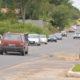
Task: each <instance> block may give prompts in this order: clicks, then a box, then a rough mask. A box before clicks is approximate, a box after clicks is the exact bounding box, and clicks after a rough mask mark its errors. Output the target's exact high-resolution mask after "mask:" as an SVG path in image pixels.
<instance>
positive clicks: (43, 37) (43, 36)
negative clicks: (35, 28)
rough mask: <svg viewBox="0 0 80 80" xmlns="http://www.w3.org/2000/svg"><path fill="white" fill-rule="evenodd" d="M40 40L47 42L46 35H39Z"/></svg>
mask: <svg viewBox="0 0 80 80" xmlns="http://www.w3.org/2000/svg"><path fill="white" fill-rule="evenodd" d="M40 42H41V43H45V44H47V37H46V35H40Z"/></svg>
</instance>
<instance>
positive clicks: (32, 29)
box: [0, 20, 50, 34]
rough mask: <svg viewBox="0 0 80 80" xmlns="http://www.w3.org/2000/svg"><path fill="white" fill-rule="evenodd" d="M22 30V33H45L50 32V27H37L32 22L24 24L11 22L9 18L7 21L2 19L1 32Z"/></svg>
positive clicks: (0, 23) (0, 22)
mask: <svg viewBox="0 0 80 80" xmlns="http://www.w3.org/2000/svg"><path fill="white" fill-rule="evenodd" d="M9 31H10V32H22V33H27V32H29V33H43V34H49V32H50V31H49V29H48V28H45V27H43V28H40V27H37V26H35V25H33V24H31V23H28V24H22V23H16V22H14V23H13V22H11V21H9V20H6V21H0V33H1V34H2V33H4V32H9Z"/></svg>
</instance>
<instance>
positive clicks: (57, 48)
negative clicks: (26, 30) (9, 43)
mask: <svg viewBox="0 0 80 80" xmlns="http://www.w3.org/2000/svg"><path fill="white" fill-rule="evenodd" d="M72 35H73V34H72V33H71V34H68V37H64V38H63V40H61V41H58V42H57V43H55V42H53V43H48V44H47V45H45V44H42V45H41V46H29V54H28V55H26V56H20V55H15V54H12V55H10V54H8V55H0V69H2V68H6V67H8V66H11V65H15V64H19V63H22V62H24V61H27V62H28V61H29V60H36V59H37V58H40V57H42V56H45V55H54V54H60V53H65V54H79V53H80V40H79V39H75V40H74V39H73V38H72ZM70 64H71V63H70Z"/></svg>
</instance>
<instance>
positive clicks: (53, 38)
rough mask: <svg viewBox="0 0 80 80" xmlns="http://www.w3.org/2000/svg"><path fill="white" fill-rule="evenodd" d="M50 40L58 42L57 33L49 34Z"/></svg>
mask: <svg viewBox="0 0 80 80" xmlns="http://www.w3.org/2000/svg"><path fill="white" fill-rule="evenodd" d="M48 42H57V38H56V36H55V35H49V36H48Z"/></svg>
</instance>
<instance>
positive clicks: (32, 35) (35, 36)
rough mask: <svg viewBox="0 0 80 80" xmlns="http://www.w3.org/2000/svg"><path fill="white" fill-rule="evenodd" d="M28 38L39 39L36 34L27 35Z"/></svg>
mask: <svg viewBox="0 0 80 80" xmlns="http://www.w3.org/2000/svg"><path fill="white" fill-rule="evenodd" d="M28 38H39V35H37V34H30V35H28Z"/></svg>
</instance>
